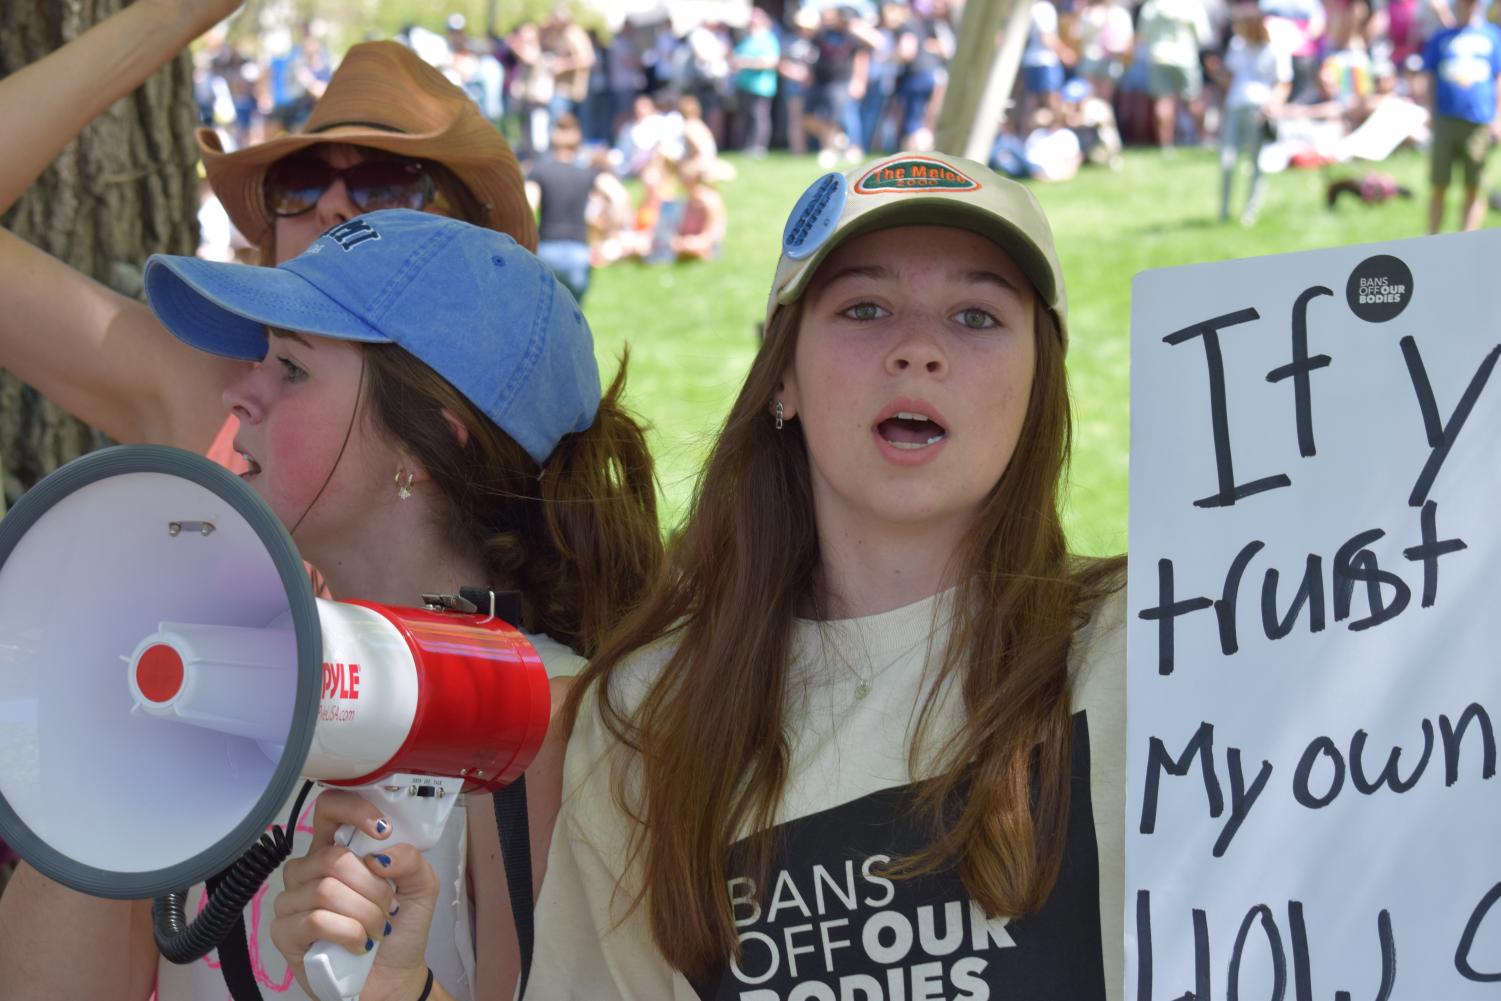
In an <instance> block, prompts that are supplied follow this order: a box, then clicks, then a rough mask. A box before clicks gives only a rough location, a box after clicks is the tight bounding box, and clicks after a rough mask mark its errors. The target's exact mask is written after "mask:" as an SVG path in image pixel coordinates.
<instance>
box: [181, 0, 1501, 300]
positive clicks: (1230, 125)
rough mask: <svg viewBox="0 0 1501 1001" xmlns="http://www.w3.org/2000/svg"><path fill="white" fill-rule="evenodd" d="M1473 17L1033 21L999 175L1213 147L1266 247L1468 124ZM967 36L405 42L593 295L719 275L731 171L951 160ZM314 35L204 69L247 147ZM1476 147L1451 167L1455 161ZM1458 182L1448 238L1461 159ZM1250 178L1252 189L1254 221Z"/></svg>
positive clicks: (220, 236) (1176, 14) (1228, 1)
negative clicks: (1261, 218) (497, 133)
mask: <svg viewBox="0 0 1501 1001" xmlns="http://www.w3.org/2000/svg"><path fill="white" fill-rule="evenodd" d="M1458 6H1459V0H1260V2H1256V0H1140V2H1136V0H1033V2H1032V4H1031V8H1030V11H1029V14H1030V16H1029V18H1028V26H1027V37H1026V40H1025V43H1024V45H1023V48H1022V54H1021V67H1020V72H1019V74H1018V78H1017V81H1016V85H1015V89H1014V93H1013V95H1012V98H1011V99H1010V101H1009V103H1008V109H1007V112H1006V115H1005V119H1004V121H1003V122H1002V123H1001V124H1000V128H999V135H998V137H997V140H996V142H995V147H994V150H993V152H992V155H991V158H990V166H991V167H993V168H994V169H997V170H999V171H1001V172H1003V173H1005V174H1007V175H1009V176H1012V177H1017V178H1020V179H1030V180H1037V181H1045V182H1057V181H1064V180H1068V179H1069V178H1071V177H1073V176H1075V174H1076V173H1077V172H1078V170H1080V169H1081V168H1082V167H1084V166H1086V165H1100V166H1103V167H1106V168H1118V167H1120V165H1121V164H1122V162H1123V161H1122V155H1121V154H1122V149H1123V146H1124V145H1125V144H1128V143H1143V144H1150V145H1156V146H1158V147H1159V148H1161V149H1162V150H1164V151H1171V150H1172V149H1174V148H1175V147H1177V146H1180V145H1211V146H1217V147H1218V148H1219V149H1220V154H1221V156H1220V159H1221V185H1220V199H1219V217H1220V219H1221V220H1229V219H1231V218H1232V217H1238V218H1239V219H1240V221H1241V222H1242V223H1243V224H1245V225H1251V224H1254V222H1255V220H1256V217H1257V215H1258V213H1259V211H1260V208H1261V206H1262V203H1263V200H1264V198H1265V193H1266V190H1267V186H1266V177H1267V175H1268V174H1269V173H1273V172H1277V171H1280V170H1283V169H1286V168H1287V167H1289V166H1291V167H1310V166H1328V165H1330V164H1339V163H1345V162H1349V161H1351V160H1353V159H1355V158H1360V159H1363V160H1366V161H1379V160H1381V159H1383V158H1384V157H1385V156H1386V155H1388V154H1389V153H1390V152H1391V151H1392V150H1393V149H1394V148H1395V147H1397V146H1398V145H1400V144H1403V143H1407V144H1417V145H1424V146H1426V145H1428V144H1429V143H1430V142H1431V140H1432V136H1431V134H1430V130H1431V126H1430V115H1431V108H1430V104H1431V100H1430V98H1431V97H1432V96H1433V92H1434V91H1435V90H1436V91H1437V92H1438V93H1439V94H1440V95H1441V96H1440V103H1441V104H1443V105H1444V107H1446V108H1448V107H1449V106H1450V105H1451V104H1452V103H1453V102H1452V101H1451V100H1450V99H1449V97H1450V95H1451V93H1452V92H1453V87H1451V86H1450V84H1449V83H1448V81H1449V80H1450V78H1451V77H1452V76H1453V73H1451V72H1447V71H1441V70H1442V68H1441V67H1440V66H1438V64H1437V62H1435V61H1434V60H1435V59H1437V58H1438V57H1437V56H1434V57H1433V58H1432V59H1430V57H1429V54H1428V53H1426V52H1425V46H1426V45H1427V43H1428V42H1429V41H1430V40H1431V39H1433V38H1435V37H1436V36H1437V35H1438V34H1439V33H1440V32H1444V31H1449V30H1452V29H1454V28H1455V27H1456V26H1458V25H1459V24H1460V22H1461V20H1462V18H1461V16H1460V11H1459V10H1458ZM956 28H957V24H956V18H955V14H954V12H953V11H951V10H950V9H949V7H948V4H947V2H946V0H888V2H885V3H880V4H877V3H875V2H873V0H851V2H849V3H827V4H812V3H809V4H806V5H803V6H801V7H794V6H789V7H788V8H787V9H786V16H785V20H781V21H774V20H773V18H772V17H771V15H769V14H768V13H767V12H766V11H765V10H763V9H761V8H751V9H750V11H749V16H748V19H747V20H746V22H745V23H744V24H743V25H740V26H737V27H734V28H732V27H730V26H728V25H726V24H724V23H721V22H715V21H703V22H700V23H698V24H696V25H694V26H692V27H691V28H688V29H686V30H684V31H682V32H681V33H678V32H675V31H674V28H673V25H672V22H671V21H668V20H665V19H663V20H659V21H656V22H652V23H633V22H629V21H628V22H626V23H625V24H623V25H621V26H620V27H619V29H618V30H616V31H613V32H607V31H604V30H602V29H600V28H598V27H590V28H586V27H585V26H584V25H582V24H580V23H579V22H578V21H576V20H575V19H574V17H573V16H572V15H571V14H570V13H569V11H568V9H567V8H564V7H559V8H558V9H557V10H556V11H555V12H554V13H553V14H552V15H551V16H549V17H548V18H546V19H544V20H543V21H541V22H539V23H532V22H527V23H522V24H520V25H518V26H516V27H515V28H514V29H512V30H511V31H510V32H508V33H506V34H505V35H503V36H501V35H493V34H491V35H485V34H482V33H475V32H473V31H471V30H470V29H469V27H468V26H467V25H466V22H465V20H464V18H463V17H462V16H461V15H454V16H452V17H451V18H450V19H449V20H448V22H447V27H446V31H444V32H442V33H439V32H433V31H429V30H426V29H423V28H420V27H412V28H409V29H407V30H406V31H405V32H403V33H402V35H401V36H400V39H399V40H400V41H402V42H403V44H406V45H408V46H409V47H410V48H412V49H413V51H415V52H417V53H418V54H419V55H420V56H422V58H423V59H424V60H426V61H427V62H429V63H430V64H432V65H434V66H435V67H437V68H438V69H439V70H440V71H441V72H443V73H444V74H445V76H447V77H448V79H450V80H451V81H452V82H453V83H454V84H455V85H457V86H459V87H461V88H462V89H464V90H465V91H466V92H467V93H469V94H470V95H471V96H472V98H473V99H474V101H475V102H476V104H477V106H478V107H479V108H480V110H481V113H482V114H483V115H484V117H485V118H486V119H488V120H489V121H491V122H492V123H493V124H494V125H495V126H496V127H497V128H499V129H500V130H501V131H502V132H503V134H504V135H506V136H507V138H508V140H509V141H510V144H511V145H512V147H513V148H514V149H515V150H516V151H517V154H518V156H519V157H520V158H521V160H522V161H523V163H525V164H527V165H528V170H529V171H531V172H533V173H534V175H535V176H534V177H533V180H534V182H535V183H534V184H533V185H532V186H531V188H530V191H531V193H532V195H533V197H534V201H535V204H536V206H537V207H538V208H539V210H540V211H541V212H542V214H543V217H544V218H543V227H544V229H545V230H546V231H547V235H546V238H545V243H547V244H548V245H549V246H548V248H547V256H548V258H549V260H554V261H556V262H559V267H560V272H559V273H560V274H565V275H566V276H568V277H567V278H566V280H567V281H568V283H569V287H570V288H571V289H572V290H573V291H574V292H575V294H577V295H580V296H582V295H583V293H584V290H585V289H586V288H587V280H588V279H587V275H588V273H589V271H590V270H592V269H593V268H596V267H600V266H603V265H606V264H610V263H613V262H615V261H619V260H623V259H636V260H645V261H651V262H654V263H662V262H672V261H678V260H685V259H712V258H714V257H716V256H717V255H718V252H719V248H720V245H721V243H722V240H723V238H724V233H725V230H726V227H727V225H728V220H727V218H726V215H725V210H724V200H723V198H722V197H721V196H720V193H719V187H720V185H722V184H723V183H724V182H726V181H728V180H730V179H732V178H733V176H734V172H735V169H734V168H733V167H732V166H730V165H729V164H728V163H726V162H725V161H724V160H723V159H722V158H721V157H720V155H719V154H720V152H721V151H724V150H742V151H744V152H745V153H746V154H748V155H749V156H750V157H752V158H754V157H758V156H761V155H764V154H765V153H766V151H767V150H768V149H771V148H783V149H786V150H788V151H790V152H792V153H794V154H801V153H805V152H816V154H817V156H818V158H819V162H820V163H821V164H822V165H823V166H825V167H833V166H835V165H839V164H848V163H854V162H859V161H860V160H861V159H863V158H864V157H865V156H866V155H868V154H872V153H879V152H886V151H892V150H896V149H908V150H924V149H930V148H931V147H932V142H933V127H934V123H935V118H936V115H937V113H938V111H939V109H940V107H941V104H942V100H943V97H944V94H945V91H946V89H947V76H948V66H949V62H950V60H951V58H952V57H953V54H954V50H955V32H956ZM305 29H306V30H304V31H302V32H301V34H300V36H299V37H296V38H294V37H293V36H292V35H291V34H289V33H273V34H272V35H270V36H267V37H264V38H249V39H247V38H241V39H239V40H238V41H236V42H235V43H234V44H230V43H229V42H228V41H227V40H226V39H225V37H224V36H223V34H222V32H221V33H219V34H211V35H210V36H209V37H208V38H207V39H205V41H204V42H203V44H201V45H200V46H199V47H198V48H197V50H196V52H197V73H196V76H195V79H196V81H197V94H198V101H199V107H200V114H201V115H202V117H203V120H204V121H205V122H206V123H210V124H212V125H214V126H215V127H216V128H218V129H219V130H220V131H221V132H222V133H223V136H224V145H225V146H226V148H231V149H233V148H236V147H238V146H240V145H243V144H246V143H250V142H257V141H263V140H264V139H266V138H270V137H272V136H274V135H276V134H278V133H280V132H283V131H287V130H290V129H296V128H297V127H299V126H300V125H301V123H302V122H303V121H304V120H305V118H306V116H307V114H308V112H309V109H310V108H311V107H312V103H313V102H314V101H315V100H316V99H317V97H318V96H319V95H320V94H321V93H322V90H323V88H324V87H325V86H326V85H327V80H328V79H329V75H330V73H331V72H332V69H333V66H334V65H335V64H336V60H334V59H332V58H331V57H330V55H329V52H328V49H327V46H326V45H325V44H324V42H323V37H324V34H325V32H324V30H323V29H322V28H321V27H320V26H319V25H318V24H316V23H314V24H310V25H307V26H305ZM1430 81H1436V87H1434V86H1430ZM1480 104H1481V105H1483V106H1477V107H1467V108H1466V109H1465V111H1464V112H1463V114H1464V115H1466V116H1468V117H1467V118H1465V120H1466V121H1470V122H1471V123H1473V122H1476V121H1480V120H1481V119H1482V118H1484V121H1486V122H1487V123H1488V122H1489V118H1485V117H1484V112H1485V109H1486V107H1489V105H1486V104H1485V102H1484V101H1483V100H1482V101H1481V102H1480ZM1445 114H1446V116H1447V117H1451V118H1452V117H1454V114H1453V109H1452V108H1450V110H1449V111H1447V112H1445ZM1455 131H1456V130H1455V129H1454V128H1449V129H1447V131H1444V132H1443V133H1442V134H1441V135H1439V136H1438V137H1437V138H1438V139H1439V140H1440V145H1445V146H1447V147H1453V146H1454V143H1455V141H1456V140H1455V138H1454V136H1455ZM559 139H561V140H562V141H561V143H560V142H559V141H558V140H559ZM1471 146H1472V147H1474V148H1476V149H1478V148H1479V147H1478V145H1477V143H1476V142H1475V141H1472V142H1471ZM1458 154H1459V155H1458V162H1459V163H1460V165H1461V168H1462V169H1463V170H1464V171H1465V175H1464V176H1465V182H1466V185H1465V191H1466V195H1465V204H1464V206H1463V208H1462V209H1461V217H1462V218H1461V222H1462V224H1463V225H1464V226H1466V227H1467V228H1469V227H1473V226H1474V225H1478V220H1479V219H1480V218H1482V217H1483V214H1484V210H1485V204H1484V198H1483V195H1482V193H1481V192H1479V190H1478V163H1477V158H1476V157H1475V156H1474V155H1468V154H1466V153H1465V152H1464V149H1463V143H1461V144H1460V147H1459V148H1458ZM1441 160H1442V162H1441V163H1437V164H1435V168H1434V174H1435V190H1436V192H1437V193H1436V194H1435V196H1434V200H1433V203H1432V204H1433V207H1432V211H1431V213H1430V215H1431V217H1432V220H1431V226H1432V228H1433V229H1434V230H1435V231H1436V230H1437V229H1438V228H1439V225H1440V223H1441V221H1442V201H1443V191H1444V190H1445V189H1446V186H1447V174H1448V172H1449V167H1450V165H1451V163H1452V162H1453V161H1455V157H1454V156H1450V155H1444V156H1442V157H1441ZM565 161H566V164H565ZM565 168H566V169H565ZM1241 172H1247V173H1249V175H1250V179H1249V187H1248V189H1247V194H1246V195H1245V197H1244V198H1243V199H1238V198H1237V197H1236V195H1235V188H1236V184H1237V177H1238V175H1239V174H1240V173H1241ZM633 180H634V181H639V187H636V186H631V185H630V184H629V182H631V181H633ZM1472 180H1474V181H1476V183H1471V181H1472ZM619 182H626V183H619ZM1360 182H1364V188H1363V190H1368V191H1373V192H1377V191H1394V190H1396V185H1395V182H1394V181H1391V179H1390V178H1389V176H1387V175H1385V174H1381V173H1379V172H1377V171H1374V170H1370V169H1367V170H1366V171H1365V175H1364V176H1363V177H1361V176H1359V175H1357V176H1356V177H1355V178H1354V179H1353V181H1352V178H1351V177H1350V176H1348V175H1342V176H1339V177H1336V178H1334V179H1333V180H1331V188H1330V191H1331V194H1334V193H1335V192H1336V191H1338V190H1347V189H1348V188H1349V184H1350V183H1357V184H1358V183H1360ZM205 194H207V190H206V189H205ZM1237 207H1238V208H1239V211H1238V212H1237V211H1236V208H1237ZM205 229H206V231H207V233H208V234H209V236H210V242H211V243H212V244H214V245H215V246H216V247H217V248H218V249H208V250H207V251H206V252H207V253H208V254H210V255H211V256H218V257H221V258H224V257H227V255H228V254H229V253H230V251H229V250H228V249H227V248H228V246H229V243H230V241H231V239H232V234H231V232H230V230H229V227H228V226H227V223H226V220H224V218H223V217H222V215H221V216H215V215H213V210H212V209H210V211H209V215H207V216H206V217H205ZM239 245H240V248H241V250H242V252H245V251H248V244H247V243H246V242H245V241H244V240H243V239H242V240H240V241H239Z"/></svg>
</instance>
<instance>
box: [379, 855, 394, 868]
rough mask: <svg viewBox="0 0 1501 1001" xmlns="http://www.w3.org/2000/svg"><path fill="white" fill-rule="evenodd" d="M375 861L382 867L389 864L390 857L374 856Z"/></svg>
mask: <svg viewBox="0 0 1501 1001" xmlns="http://www.w3.org/2000/svg"><path fill="white" fill-rule="evenodd" d="M375 861H377V862H379V863H380V864H381V865H383V866H387V865H390V864H391V856H389V855H377V856H375Z"/></svg>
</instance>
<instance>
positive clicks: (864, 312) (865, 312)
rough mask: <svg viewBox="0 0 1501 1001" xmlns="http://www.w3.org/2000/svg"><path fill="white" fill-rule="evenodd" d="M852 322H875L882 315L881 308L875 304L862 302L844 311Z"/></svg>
mask: <svg viewBox="0 0 1501 1001" xmlns="http://www.w3.org/2000/svg"><path fill="white" fill-rule="evenodd" d="M844 315H845V316H847V317H849V318H850V319H851V320H874V319H878V318H879V317H880V315H881V307H880V306H877V305H876V304H875V303H873V302H860V303H856V304H855V305H853V306H851V307H850V308H849V309H846V310H845V311H844Z"/></svg>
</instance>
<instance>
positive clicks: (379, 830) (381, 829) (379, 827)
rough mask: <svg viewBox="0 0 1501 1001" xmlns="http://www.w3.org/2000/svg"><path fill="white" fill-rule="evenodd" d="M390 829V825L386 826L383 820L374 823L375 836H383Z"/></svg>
mask: <svg viewBox="0 0 1501 1001" xmlns="http://www.w3.org/2000/svg"><path fill="white" fill-rule="evenodd" d="M390 829H391V825H390V824H388V823H386V822H385V821H384V820H377V821H376V822H375V833H376V834H385V833H386V832H387V831H389V830H390Z"/></svg>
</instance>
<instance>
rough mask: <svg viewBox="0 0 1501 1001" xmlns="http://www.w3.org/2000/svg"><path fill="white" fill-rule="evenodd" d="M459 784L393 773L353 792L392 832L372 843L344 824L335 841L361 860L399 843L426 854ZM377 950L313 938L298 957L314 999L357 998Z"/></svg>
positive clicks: (376, 947) (458, 781)
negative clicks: (353, 948) (352, 948)
mask: <svg viewBox="0 0 1501 1001" xmlns="http://www.w3.org/2000/svg"><path fill="white" fill-rule="evenodd" d="M462 788H463V781H462V780H461V779H435V778H432V777H431V776H421V777H417V776H408V775H392V776H389V777H388V778H386V779H385V780H384V781H382V782H381V783H380V784H378V785H369V786H363V787H361V788H359V789H355V790H353V791H354V792H356V793H358V794H359V795H360V796H363V797H364V798H365V799H367V800H369V801H370V802H371V803H374V804H375V805H376V806H377V807H379V808H380V810H381V813H382V814H383V815H384V816H385V818H386V819H387V820H388V821H389V822H390V824H391V833H390V834H389V835H387V836H386V837H385V838H384V839H383V840H381V841H377V840H375V839H374V838H372V837H370V836H369V835H368V834H365V833H364V832H363V831H357V830H355V829H354V828H353V827H350V826H349V825H347V824H346V825H344V826H343V827H341V828H339V830H338V831H337V832H336V833H335V835H334V839H335V840H336V841H338V842H339V843H341V844H345V845H347V846H348V847H349V850H350V851H352V852H354V853H355V854H356V855H358V856H360V857H361V858H364V857H365V856H367V855H369V854H370V853H371V852H375V851H379V850H380V849H381V847H382V846H384V845H394V844H403V843H405V844H409V845H411V846H412V847H414V848H416V849H417V850H418V851H424V852H425V851H427V850H428V849H429V848H432V847H433V846H434V845H436V844H437V843H438V839H439V838H440V837H442V835H443V826H444V824H446V823H447V822H448V815H449V814H450V813H452V812H453V805H454V801H455V800H456V799H457V797H458V794H459V791H460V790H461V789H462ZM425 790H426V792H424V791H425ZM379 949H380V942H375V943H374V944H373V945H372V946H371V947H370V949H369V950H367V951H365V952H362V953H353V952H350V951H349V950H348V949H346V948H345V947H344V946H342V945H336V944H334V943H332V942H323V941H319V942H314V943H313V947H312V948H311V949H309V950H308V951H307V955H305V956H304V957H303V960H302V965H303V971H304V972H305V973H306V974H307V981H308V987H309V988H310V989H311V990H312V992H313V995H314V996H315V997H317V998H318V1001H357V999H358V998H359V996H360V991H362V990H364V988H365V980H366V979H367V978H368V977H369V976H370V969H371V967H373V966H374V965H375V954H376V952H377V951H379Z"/></svg>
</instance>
